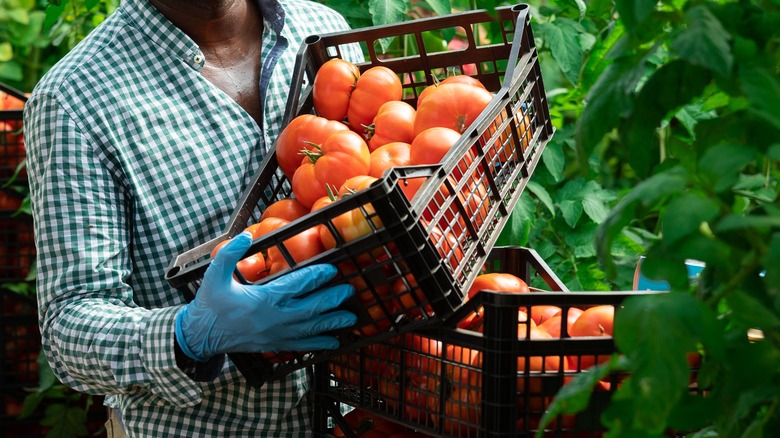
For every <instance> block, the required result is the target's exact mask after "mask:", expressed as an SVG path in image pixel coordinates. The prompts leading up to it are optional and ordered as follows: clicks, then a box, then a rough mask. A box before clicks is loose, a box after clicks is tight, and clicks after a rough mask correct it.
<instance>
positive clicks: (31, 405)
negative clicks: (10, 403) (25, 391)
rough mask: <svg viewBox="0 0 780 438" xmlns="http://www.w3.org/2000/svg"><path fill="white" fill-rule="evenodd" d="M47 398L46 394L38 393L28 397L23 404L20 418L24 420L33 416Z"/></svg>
mask: <svg viewBox="0 0 780 438" xmlns="http://www.w3.org/2000/svg"><path fill="white" fill-rule="evenodd" d="M45 398H46V396H45V395H44V394H40V393H37V392H33V393H30V394H29V395H27V397H25V398H24V402H22V412H21V413H20V414H19V418H20V419H24V418H27V417H29V416H30V415H32V414H33V413H34V412H35V411H36V410H37V409H38V406H40V405H41V402H42V401H43V400H44V399H45Z"/></svg>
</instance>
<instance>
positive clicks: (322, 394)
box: [315, 247, 657, 437]
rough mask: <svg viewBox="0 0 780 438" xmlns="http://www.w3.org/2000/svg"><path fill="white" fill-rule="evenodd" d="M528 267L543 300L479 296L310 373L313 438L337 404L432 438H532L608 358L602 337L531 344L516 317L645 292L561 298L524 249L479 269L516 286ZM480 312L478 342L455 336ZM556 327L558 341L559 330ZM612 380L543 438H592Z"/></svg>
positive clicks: (335, 413) (499, 251)
mask: <svg viewBox="0 0 780 438" xmlns="http://www.w3.org/2000/svg"><path fill="white" fill-rule="evenodd" d="M529 267H531V268H533V270H534V271H535V273H534V275H538V276H541V277H542V278H544V279H545V282H546V283H547V284H548V285H549V287H550V289H551V291H541V290H532V291H531V292H530V293H520V294H518V293H499V292H493V291H482V292H480V293H478V294H477V295H476V296H475V298H474V299H473V300H471V301H469V303H467V305H465V306H463V307H462V308H461V309H460V310H459V311H458V312H456V314H454V315H453V316H452V317H451V318H450V319H448V321H446V323H445V324H442V325H441V326H439V327H437V328H434V329H429V330H421V331H415V332H410V333H405V334H402V335H400V336H398V337H396V338H391V339H389V340H386V341H382V342H380V343H377V344H372V345H369V346H365V347H363V348H361V349H360V350H359V351H356V352H352V353H349V354H344V355H341V356H338V357H335V358H331V359H329V360H328V361H326V362H323V363H320V364H317V365H316V367H315V397H316V402H315V406H316V408H315V409H316V410H315V436H322V437H324V436H328V433H329V431H328V429H327V424H328V423H327V422H328V420H329V418H330V419H332V420H335V422H336V424H340V425H341V426H342V428H343V427H345V425H344V424H343V421H342V418H341V414H340V410H339V408H340V404H347V405H350V406H355V407H360V408H362V409H364V410H368V411H370V412H373V413H376V414H377V415H380V416H382V417H383V418H387V419H390V420H393V421H396V422H398V423H401V424H403V425H405V426H407V427H410V428H413V429H415V430H419V431H422V432H424V433H429V434H431V435H433V436H442V437H510V436H512V437H513V436H534V434H535V433H536V431H537V429H538V427H539V422H540V420H541V417H542V416H543V415H544V413H545V411H546V409H547V407H548V406H549V403H550V402H551V400H552V398H553V397H554V396H555V394H556V393H557V392H558V390H559V389H560V388H561V387H562V386H563V385H565V384H566V383H567V382H569V381H570V380H571V379H572V378H573V377H574V376H576V375H577V374H579V373H581V372H582V370H583V369H586V368H587V366H588V364H589V363H595V362H597V361H601V360H607V359H608V358H609V357H610V355H612V354H613V353H615V352H616V350H615V345H614V341H613V339H612V338H611V337H587V338H585V337H577V338H575V337H569V336H568V335H564V336H563V337H560V338H548V337H546V336H543V335H535V334H533V333H534V332H535V331H534V330H533V329H531V328H530V327H531V326H532V324H531V323H530V322H529V319H528V318H523V317H521V315H522V314H521V313H520V311H521V310H525V311H527V312H528V313H529V314H530V312H533V309H535V308H540V307H541V306H556V307H559V308H561V309H563V310H564V314H566V315H568V313H569V311H570V309H572V308H574V307H577V308H581V309H587V308H591V307H596V306H602V305H609V306H613V307H614V308H619V306H620V303H621V302H622V301H623V300H624V299H625V298H627V297H629V296H633V295H636V294H646V293H653V292H567V291H566V289H565V288H562V287H561V284H560V281H558V279H557V277H556V276H555V274H554V273H552V272H550V271H549V269H548V268H547V266H546V264H544V261H543V260H541V259H540V258H539V256H538V254H536V252H535V251H533V250H530V249H526V248H518V247H505V248H495V249H494V250H493V253H492V255H491V258H490V259H489V262H488V270H490V271H495V272H507V273H511V274H515V275H517V276H519V277H521V278H526V279H528V275H529V272H530V271H529V269H528V268H529ZM556 290H557V291H556ZM656 293H657V292H656ZM480 307H481V308H483V309H484V319H483V322H484V333H480V332H477V331H472V330H466V329H459V328H457V323H458V322H460V321H461V320H462V319H463V318H464V317H466V316H467V315H468V314H469V312H472V311H474V310H476V309H478V308H480ZM529 309H531V310H529ZM559 324H560V326H558V329H559V330H561V331H562V333H566V332H565V331H563V330H564V325H566V321H564V320H561V321H560V322H559ZM527 333H532V334H531V336H530V338H529V337H528V336H527V335H526V334H527ZM622 377H623V376H621V375H618V374H613V375H611V376H609V377H608V378H607V379H605V380H604V381H602V382H600V383H599V385H597V386H596V388H595V390H594V392H593V394H592V397H591V402H590V405H589V407H588V409H587V410H586V411H584V412H582V413H580V414H578V415H576V416H560V417H558V418H557V419H556V420H555V421H554V422H553V423H552V424H550V425H548V426H547V427H546V429H545V431H544V436H550V437H596V436H601V435H602V434H603V426H601V424H600V421H599V420H600V415H601V412H602V411H603V409H604V408H605V407H606V406H607V404H608V402H609V400H610V397H611V395H612V394H613V393H614V391H615V389H616V388H617V385H618V383H619V382H620V380H621V378H622Z"/></svg>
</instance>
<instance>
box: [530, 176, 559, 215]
mask: <svg viewBox="0 0 780 438" xmlns="http://www.w3.org/2000/svg"><path fill="white" fill-rule="evenodd" d="M526 188H527V189H528V191H530V192H531V193H533V194H534V195H535V196H536V199H538V200H539V201H541V202H542V204H544V206H545V207H547V211H549V212H550V214H551V215H552V217H555V205H554V204H553V200H552V197H551V196H550V194H549V193H547V190H546V189H545V188H544V187H542V186H541V184H539V183H536V182H533V181H528V184H527V185H526Z"/></svg>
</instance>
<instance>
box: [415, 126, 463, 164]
mask: <svg viewBox="0 0 780 438" xmlns="http://www.w3.org/2000/svg"><path fill="white" fill-rule="evenodd" d="M458 140H460V134H459V133H458V132H457V131H454V130H452V129H450V128H443V127H433V128H430V129H426V130H425V131H423V132H421V133H419V134H417V135H416V136H415V137H414V140H412V142H411V143H410V145H409V157H410V158H411V162H412V164H439V163H440V162H441V159H442V158H444V155H446V154H447V152H449V151H450V149H452V147H453V146H455V143H457V142H458Z"/></svg>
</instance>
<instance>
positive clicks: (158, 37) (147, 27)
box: [122, 0, 285, 70]
mask: <svg viewBox="0 0 780 438" xmlns="http://www.w3.org/2000/svg"><path fill="white" fill-rule="evenodd" d="M256 1H257V4H258V6H259V7H260V11H261V13H262V14H263V20H264V26H266V27H267V28H268V29H269V30H270V31H272V32H274V33H275V34H276V35H277V36H280V35H281V34H282V32H283V30H284V17H285V13H284V8H282V5H281V4H280V3H279V1H278V0H256ZM122 8H123V9H124V13H125V14H126V15H127V17H128V22H130V23H133V24H134V25H135V27H136V28H138V31H139V32H143V33H144V34H145V35H146V36H147V37H148V38H149V39H150V40H151V41H152V42H153V43H154V44H155V45H156V46H157V47H160V48H161V49H162V50H164V51H167V52H170V53H172V54H174V56H177V57H179V58H181V59H182V60H183V61H184V62H185V63H186V64H187V65H189V66H191V67H192V68H194V69H195V70H200V69H201V68H203V65H204V64H205V58H204V56H203V52H202V51H201V50H200V47H198V45H197V44H195V42H194V41H193V40H192V38H190V37H189V36H188V35H187V34H186V33H184V32H183V31H182V30H181V29H179V28H178V27H176V26H174V25H173V23H171V22H170V21H168V19H167V18H165V17H164V16H163V15H162V14H161V13H160V12H159V11H157V9H155V8H154V6H152V5H151V4H150V3H149V2H148V1H147V0H124V1H123V2H122Z"/></svg>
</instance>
